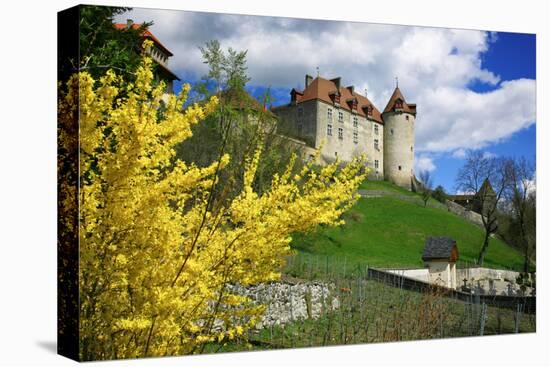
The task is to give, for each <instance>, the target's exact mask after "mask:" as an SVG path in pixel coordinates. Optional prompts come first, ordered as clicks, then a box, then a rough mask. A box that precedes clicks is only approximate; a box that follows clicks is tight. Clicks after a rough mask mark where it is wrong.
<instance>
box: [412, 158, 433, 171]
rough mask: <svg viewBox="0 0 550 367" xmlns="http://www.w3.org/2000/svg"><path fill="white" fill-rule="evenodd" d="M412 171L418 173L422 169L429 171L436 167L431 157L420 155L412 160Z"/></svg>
mask: <svg viewBox="0 0 550 367" xmlns="http://www.w3.org/2000/svg"><path fill="white" fill-rule="evenodd" d="M414 166H415V167H414V171H415V172H416V173H420V172H423V171H428V172H431V171H433V170H435V169H436V166H435V164H434V162H433V158H431V157H427V156H420V157H417V158H416V159H415V160H414Z"/></svg>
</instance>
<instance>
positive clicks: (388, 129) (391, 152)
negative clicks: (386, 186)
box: [382, 86, 416, 190]
mask: <svg viewBox="0 0 550 367" xmlns="http://www.w3.org/2000/svg"><path fill="white" fill-rule="evenodd" d="M382 119H383V120H384V177H385V179H386V180H388V181H390V182H393V183H395V184H396V185H399V186H401V187H404V188H406V189H408V190H410V189H411V187H412V180H413V177H414V171H413V167H414V123H415V120H416V104H410V103H407V102H406V101H405V97H403V94H402V93H401V91H400V90H399V87H398V86H396V87H395V90H394V91H393V94H392V96H391V98H390V100H389V102H388V104H387V105H386V108H385V109H384V112H382Z"/></svg>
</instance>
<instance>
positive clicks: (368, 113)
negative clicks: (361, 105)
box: [367, 106, 372, 116]
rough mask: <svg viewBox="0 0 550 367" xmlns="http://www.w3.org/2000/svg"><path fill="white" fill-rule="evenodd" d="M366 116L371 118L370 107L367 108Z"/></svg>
mask: <svg viewBox="0 0 550 367" xmlns="http://www.w3.org/2000/svg"><path fill="white" fill-rule="evenodd" d="M367 116H372V107H371V106H368V107H367Z"/></svg>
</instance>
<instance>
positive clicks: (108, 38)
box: [73, 5, 153, 79]
mask: <svg viewBox="0 0 550 367" xmlns="http://www.w3.org/2000/svg"><path fill="white" fill-rule="evenodd" d="M128 10H131V8H124V7H109V6H93V5H84V6H82V7H81V12H80V15H81V18H80V26H79V32H80V64H79V65H76V64H75V65H73V67H74V71H77V70H86V71H87V72H88V73H90V74H91V75H92V77H94V78H98V77H99V76H101V75H103V74H104V73H105V72H106V71H107V70H108V69H114V70H116V71H117V73H118V74H119V75H121V76H122V77H124V78H125V79H128V76H130V75H131V74H132V73H133V72H134V71H135V70H136V69H137V67H138V66H139V63H140V60H141V57H140V54H141V44H142V42H143V41H142V38H141V34H142V32H143V30H144V29H145V28H147V27H148V26H150V25H151V24H153V23H152V22H149V23H144V24H142V25H141V26H140V27H137V28H133V27H129V28H125V29H116V28H115V27H114V26H113V23H114V18H115V17H116V16H117V15H119V14H122V13H124V12H126V11H128ZM73 64H74V62H73Z"/></svg>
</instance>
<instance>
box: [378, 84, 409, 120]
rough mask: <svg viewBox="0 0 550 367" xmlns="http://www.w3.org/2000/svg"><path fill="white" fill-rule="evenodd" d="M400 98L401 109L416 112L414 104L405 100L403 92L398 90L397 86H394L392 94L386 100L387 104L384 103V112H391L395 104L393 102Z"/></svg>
mask: <svg viewBox="0 0 550 367" xmlns="http://www.w3.org/2000/svg"><path fill="white" fill-rule="evenodd" d="M398 99H400V100H401V101H402V102H403V107H402V109H403V111H404V112H409V113H413V114H416V104H413V103H407V102H406V101H405V97H403V94H402V93H401V91H400V90H399V87H396V88H395V90H394V91H393V94H392V95H391V97H390V100H389V101H388V104H387V105H386V108H384V112H383V113H386V112H392V111H393V109H394V106H395V102H397V100H398Z"/></svg>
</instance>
